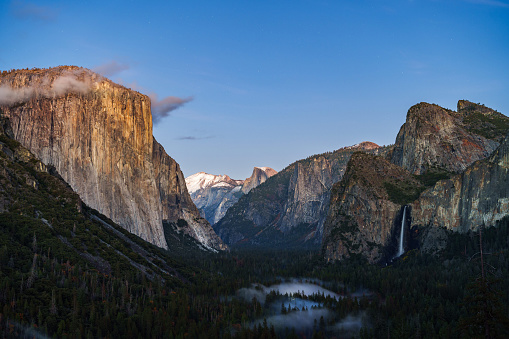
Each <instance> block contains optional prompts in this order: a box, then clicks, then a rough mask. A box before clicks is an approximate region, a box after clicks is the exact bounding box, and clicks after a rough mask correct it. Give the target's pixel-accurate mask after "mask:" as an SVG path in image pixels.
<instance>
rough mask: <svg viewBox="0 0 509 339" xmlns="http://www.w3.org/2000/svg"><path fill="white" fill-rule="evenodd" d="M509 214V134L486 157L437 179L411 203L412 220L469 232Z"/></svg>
mask: <svg viewBox="0 0 509 339" xmlns="http://www.w3.org/2000/svg"><path fill="white" fill-rule="evenodd" d="M508 214H509V136H507V137H506V138H505V140H504V141H503V142H502V144H501V145H500V146H499V147H498V148H497V149H496V150H495V152H493V154H491V156H489V157H488V158H486V159H483V160H479V161H477V162H475V163H474V164H472V165H471V166H469V167H468V168H467V169H466V170H465V171H464V172H462V173H460V174H458V175H455V176H453V177H452V178H450V179H447V180H441V181H439V182H437V184H436V185H435V186H433V187H432V188H430V189H427V190H426V191H424V192H423V193H422V194H421V196H420V197H419V199H418V200H417V201H416V202H415V203H413V204H412V219H413V220H412V223H413V224H414V225H416V226H417V225H419V226H433V227H437V226H438V227H439V226H441V227H445V228H447V229H449V230H452V231H457V232H462V233H464V232H467V231H468V230H475V229H477V228H478V227H479V226H482V225H486V226H494V225H496V222H497V221H499V220H501V219H502V218H503V217H504V216H506V215H508Z"/></svg>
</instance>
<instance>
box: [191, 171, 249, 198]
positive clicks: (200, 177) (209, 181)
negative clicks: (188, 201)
mask: <svg viewBox="0 0 509 339" xmlns="http://www.w3.org/2000/svg"><path fill="white" fill-rule="evenodd" d="M239 182H240V183H239ZM242 183H243V181H242V180H233V179H231V178H230V177H229V176H227V175H214V174H208V173H205V172H199V173H196V174H193V175H190V176H188V177H187V178H186V186H187V190H188V192H189V194H193V193H194V192H196V191H198V190H202V189H205V188H207V187H212V186H214V187H235V186H238V185H241V184H242Z"/></svg>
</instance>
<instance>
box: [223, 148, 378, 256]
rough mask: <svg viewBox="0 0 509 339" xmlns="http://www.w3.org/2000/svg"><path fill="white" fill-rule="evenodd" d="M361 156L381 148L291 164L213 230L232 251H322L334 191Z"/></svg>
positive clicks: (340, 152)
mask: <svg viewBox="0 0 509 339" xmlns="http://www.w3.org/2000/svg"><path fill="white" fill-rule="evenodd" d="M359 150H364V151H367V152H382V150H383V148H380V147H379V146H378V145H376V144H374V143H370V142H365V143H361V144H359V145H355V146H352V147H346V148H342V149H339V150H337V151H335V152H329V153H324V154H320V155H315V156H312V157H309V158H307V159H304V160H300V161H297V162H295V163H293V164H291V165H290V166H288V167H286V168H285V169H284V170H282V171H281V172H279V173H278V174H276V175H274V176H273V177H271V178H269V179H268V180H267V181H266V182H265V183H264V184H262V185H260V186H259V187H257V188H255V189H253V190H252V191H251V192H249V194H247V195H245V196H243V197H242V198H240V200H239V201H238V203H236V204H235V205H234V206H232V207H231V208H230V209H229V210H228V212H227V213H226V215H225V216H224V218H223V219H221V220H220V221H219V222H218V223H217V224H215V225H214V229H215V230H216V233H218V235H219V236H220V237H221V238H222V239H223V241H225V242H226V243H227V244H230V245H235V244H236V245H239V246H243V245H249V246H260V247H272V246H276V245H277V246H299V247H302V246H311V247H318V246H319V245H320V243H321V239H322V233H323V223H324V221H325V217H326V215H327V211H328V208H329V198H330V189H331V188H332V185H333V184H334V183H336V182H337V181H339V180H340V179H341V177H342V176H343V173H344V171H345V169H346V164H347V162H348V159H349V158H350V156H351V155H352V153H353V152H355V151H359Z"/></svg>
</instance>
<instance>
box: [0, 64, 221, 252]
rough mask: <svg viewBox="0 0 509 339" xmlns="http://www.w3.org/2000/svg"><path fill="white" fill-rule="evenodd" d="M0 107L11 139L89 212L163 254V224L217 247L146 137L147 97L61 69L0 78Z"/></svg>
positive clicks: (176, 172) (176, 170) (172, 169)
mask: <svg viewBox="0 0 509 339" xmlns="http://www.w3.org/2000/svg"><path fill="white" fill-rule="evenodd" d="M0 106H1V108H2V110H3V112H4V115H5V116H6V117H7V118H9V119H10V122H11V125H12V130H13V133H14V137H15V139H16V140H17V141H19V142H20V143H21V144H22V145H23V146H25V147H26V148H28V149H29V150H30V151H31V152H32V153H33V154H34V155H35V156H36V157H37V158H39V159H40V160H41V161H42V162H43V163H44V164H46V165H48V166H54V167H55V169H56V170H57V171H58V173H59V174H60V175H61V176H62V178H63V179H64V180H65V181H66V182H67V183H68V184H69V185H70V186H71V187H72V188H73V190H74V191H75V192H77V193H78V194H79V196H80V198H81V199H82V200H83V201H84V202H85V203H86V204H87V205H89V206H90V207H92V208H94V209H96V210H98V211H99V212H101V213H103V214H104V215H106V216H107V217H109V218H111V219H112V220H113V221H115V222H116V223H118V224H119V225H121V226H122V227H124V228H126V229H127V230H129V231H130V232H132V233H134V234H137V235H139V236H140V237H142V238H143V239H145V240H147V241H149V242H151V243H153V244H155V245H157V246H159V247H162V248H167V243H166V241H165V237H164V232H163V220H165V221H169V222H177V221H178V220H179V219H183V220H186V221H187V226H186V228H185V230H184V231H185V232H186V233H188V234H189V235H191V236H192V237H194V238H196V239H198V240H199V241H200V242H201V243H202V244H203V245H205V246H206V247H209V248H215V249H218V248H221V247H223V244H222V242H221V240H220V239H219V238H218V237H217V235H216V234H215V233H214V231H213V230H212V228H211V226H210V224H209V223H208V222H207V221H206V220H205V219H203V218H201V217H200V215H199V212H198V210H197V208H196V206H195V205H194V204H193V202H192V200H191V197H190V196H189V193H188V192H187V188H186V185H185V180H184V177H183V175H182V172H181V170H180V167H179V165H178V164H177V163H176V162H175V160H173V159H172V158H171V157H170V156H168V155H167V154H166V152H165V151H164V149H163V147H162V146H161V145H160V144H159V143H158V142H157V141H156V140H155V139H154V137H153V136H152V115H151V103H150V99H149V98H148V97H147V96H145V95H143V94H140V93H138V92H135V91H132V90H130V89H127V88H125V87H123V86H120V85H118V84H115V83H113V82H112V81H110V80H108V79H106V78H104V77H102V76H100V75H98V74H95V73H93V72H91V71H90V70H87V69H84V68H80V67H75V66H61V67H56V68H50V69H33V70H28V69H27V70H14V71H10V72H5V73H3V74H2V76H1V77H0ZM181 224H182V223H181Z"/></svg>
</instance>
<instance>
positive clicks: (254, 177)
mask: <svg viewBox="0 0 509 339" xmlns="http://www.w3.org/2000/svg"><path fill="white" fill-rule="evenodd" d="M275 174H277V171H276V170H274V169H272V168H270V167H255V168H253V173H252V174H251V176H250V177H249V178H247V179H246V180H245V181H244V185H243V186H242V192H243V193H244V194H247V193H248V192H249V191H251V190H252V189H253V188H255V187H257V186H259V185H260V184H263V183H264V182H265V181H266V180H267V179H268V178H270V177H271V176H273V175H275Z"/></svg>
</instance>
